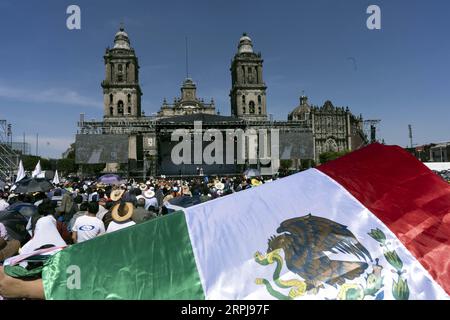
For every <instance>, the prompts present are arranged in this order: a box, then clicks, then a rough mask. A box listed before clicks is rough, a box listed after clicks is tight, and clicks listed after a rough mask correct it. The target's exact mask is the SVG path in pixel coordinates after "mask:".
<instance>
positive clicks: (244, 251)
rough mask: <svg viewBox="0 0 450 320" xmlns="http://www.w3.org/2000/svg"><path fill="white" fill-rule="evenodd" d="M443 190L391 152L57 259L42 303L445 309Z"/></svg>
mask: <svg viewBox="0 0 450 320" xmlns="http://www.w3.org/2000/svg"><path fill="white" fill-rule="evenodd" d="M449 261H450V185H449V184H447V183H446V182H444V181H443V180H441V179H440V178H439V177H438V176H437V175H435V174H434V173H433V172H431V171H430V170H428V169H427V168H426V167H425V166H424V165H422V164H421V163H420V162H419V161H417V160H416V159H415V158H414V157H413V156H411V155H410V154H408V153H407V152H405V151H404V150H402V149H401V148H400V147H392V146H383V145H379V144H373V145H370V146H368V147H366V148H364V149H361V150H358V151H355V152H353V153H351V154H349V155H347V156H344V157H342V158H340V159H338V160H335V161H332V162H330V163H327V164H325V165H322V166H320V167H318V168H316V169H310V170H307V171H304V172H301V173H298V174H295V175H292V176H289V177H286V178H283V179H279V180H276V181H273V182H269V183H266V184H264V185H261V186H258V187H254V188H251V189H249V190H245V191H241V192H238V193H235V194H233V195H229V196H226V197H223V198H219V199H215V200H212V201H209V202H206V203H203V204H200V205H196V206H194V207H190V208H187V209H185V210H184V211H180V212H176V213H173V214H170V215H167V216H164V217H160V218H157V219H155V220H152V221H149V222H146V223H142V224H139V225H136V226H133V227H129V228H127V229H123V230H120V231H117V232H114V233H111V234H107V235H104V236H100V237H98V238H96V239H94V240H91V241H87V242H84V243H80V244H76V245H73V246H70V247H69V248H67V249H64V250H62V251H60V252H58V253H57V254H55V255H54V256H53V257H52V258H51V259H50V260H49V261H48V262H47V264H46V266H45V268H44V271H43V283H44V290H45V296H46V298H47V299H254V300H260V299H286V300H288V299H338V300H348V299H371V300H381V299H397V300H401V299H448V298H449V293H450V268H449V267H448V266H449Z"/></svg>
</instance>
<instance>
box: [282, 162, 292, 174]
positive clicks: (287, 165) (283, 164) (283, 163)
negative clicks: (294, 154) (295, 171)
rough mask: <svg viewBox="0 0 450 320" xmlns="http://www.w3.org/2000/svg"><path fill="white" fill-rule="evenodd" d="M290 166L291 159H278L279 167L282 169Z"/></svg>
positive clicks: (287, 168)
mask: <svg viewBox="0 0 450 320" xmlns="http://www.w3.org/2000/svg"><path fill="white" fill-rule="evenodd" d="M291 167H292V159H286V160H280V168H281V169H282V170H285V171H287V170H289V169H290V168H291Z"/></svg>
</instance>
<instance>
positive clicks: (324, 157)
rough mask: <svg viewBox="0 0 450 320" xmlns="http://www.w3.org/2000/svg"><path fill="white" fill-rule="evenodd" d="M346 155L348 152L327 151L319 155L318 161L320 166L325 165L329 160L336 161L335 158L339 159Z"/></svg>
mask: <svg viewBox="0 0 450 320" xmlns="http://www.w3.org/2000/svg"><path fill="white" fill-rule="evenodd" d="M347 153H349V151H348V150H345V151H339V152H335V151H328V152H324V153H321V154H320V155H319V160H320V163H321V164H324V163H326V162H328V161H331V160H335V159H337V158H340V157H342V156H343V155H346V154H347Z"/></svg>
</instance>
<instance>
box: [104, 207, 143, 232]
mask: <svg viewBox="0 0 450 320" xmlns="http://www.w3.org/2000/svg"><path fill="white" fill-rule="evenodd" d="M133 210H134V206H133V204H132V203H130V202H123V203H118V204H116V205H115V206H114V208H113V209H112V212H111V217H112V219H113V221H111V223H110V224H109V226H108V230H106V233H110V232H114V231H117V230H120V229H124V228H128V227H131V226H134V225H135V224H136V223H135V222H134V221H132V220H131V217H132V216H133Z"/></svg>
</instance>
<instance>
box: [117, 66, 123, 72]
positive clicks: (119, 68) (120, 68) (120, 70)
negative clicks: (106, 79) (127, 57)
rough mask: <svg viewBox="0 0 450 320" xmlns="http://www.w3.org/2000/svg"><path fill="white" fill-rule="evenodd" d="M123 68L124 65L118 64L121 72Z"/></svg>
mask: <svg viewBox="0 0 450 320" xmlns="http://www.w3.org/2000/svg"><path fill="white" fill-rule="evenodd" d="M122 68H123V67H122V65H121V64H119V65H118V70H119V72H122Z"/></svg>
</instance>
